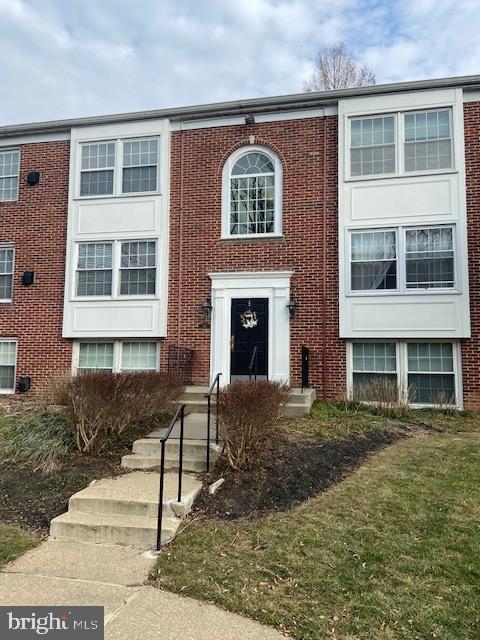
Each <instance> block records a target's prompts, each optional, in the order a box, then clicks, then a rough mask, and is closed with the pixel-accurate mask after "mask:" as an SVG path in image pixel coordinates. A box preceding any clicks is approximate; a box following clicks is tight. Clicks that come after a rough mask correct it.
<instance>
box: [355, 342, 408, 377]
mask: <svg viewBox="0 0 480 640" xmlns="http://www.w3.org/2000/svg"><path fill="white" fill-rule="evenodd" d="M352 349H353V354H352V374H353V385H354V387H356V388H360V387H365V386H366V385H368V384H369V383H371V382H372V381H377V380H389V381H392V382H394V383H396V382H397V356H396V347H395V343H393V342H355V343H353V345H352Z"/></svg>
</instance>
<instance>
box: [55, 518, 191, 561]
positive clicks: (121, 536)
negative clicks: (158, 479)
mask: <svg viewBox="0 0 480 640" xmlns="http://www.w3.org/2000/svg"><path fill="white" fill-rule="evenodd" d="M180 522H181V520H180V519H179V518H164V519H163V523H162V536H161V538H162V543H163V544H165V543H167V542H169V541H170V540H172V538H173V537H174V536H175V533H176V532H177V529H178V527H179V525H180ZM156 536H157V518H150V517H146V516H131V515H129V516H126V515H117V514H98V513H83V512H79V511H78V512H77V511H68V512H67V513H63V514H62V515H60V516H57V517H56V518H54V519H53V520H52V522H51V523H50V537H51V539H52V540H68V541H70V542H73V541H75V542H95V543H115V544H127V545H133V546H135V547H140V548H142V549H150V548H152V547H154V546H155V542H156ZM105 561H106V562H108V558H106V559H105Z"/></svg>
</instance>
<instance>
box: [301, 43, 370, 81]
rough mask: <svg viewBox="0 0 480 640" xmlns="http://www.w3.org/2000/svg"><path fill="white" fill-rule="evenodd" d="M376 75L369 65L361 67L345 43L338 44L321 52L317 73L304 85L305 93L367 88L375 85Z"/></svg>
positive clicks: (318, 58)
mask: <svg viewBox="0 0 480 640" xmlns="http://www.w3.org/2000/svg"><path fill="white" fill-rule="evenodd" d="M375 81H376V80H375V74H374V73H373V71H372V70H371V69H370V67H368V66H367V65H360V64H359V63H358V62H357V61H356V60H355V58H354V57H353V56H352V54H351V52H350V51H349V50H348V49H347V46H346V45H345V43H344V42H336V43H335V44H333V45H332V46H331V47H327V48H325V49H323V50H322V51H320V52H319V53H318V55H317V59H316V61H315V72H314V73H312V75H311V76H310V78H309V79H308V80H305V82H304V83H303V90H304V91H307V92H309V91H326V90H329V89H346V88H348V87H365V86H368V85H372V84H375Z"/></svg>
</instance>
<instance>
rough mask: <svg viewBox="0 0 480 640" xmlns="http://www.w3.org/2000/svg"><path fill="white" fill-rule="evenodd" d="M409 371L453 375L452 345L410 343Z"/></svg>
mask: <svg viewBox="0 0 480 640" xmlns="http://www.w3.org/2000/svg"><path fill="white" fill-rule="evenodd" d="M408 371H409V372H410V373H412V372H413V373H418V372H423V371H428V372H431V373H434V372H441V373H445V372H447V373H453V349H452V345H451V343H425V342H420V343H409V344H408Z"/></svg>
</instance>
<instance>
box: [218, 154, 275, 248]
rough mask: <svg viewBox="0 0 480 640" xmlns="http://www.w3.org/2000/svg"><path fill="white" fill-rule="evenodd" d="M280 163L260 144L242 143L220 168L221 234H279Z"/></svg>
mask: <svg viewBox="0 0 480 640" xmlns="http://www.w3.org/2000/svg"><path fill="white" fill-rule="evenodd" d="M281 182H282V175H281V164H280V161H279V160H278V158H277V156H275V155H274V154H273V153H272V152H271V151H270V150H269V149H266V148H264V147H243V148H242V149H239V150H238V151H236V152H235V153H233V154H232V155H231V156H230V158H229V159H228V161H227V162H226V164H225V168H224V197H223V204H224V206H223V209H224V216H223V236H224V237H250V236H257V237H258V236H270V235H280V234H281Z"/></svg>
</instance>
